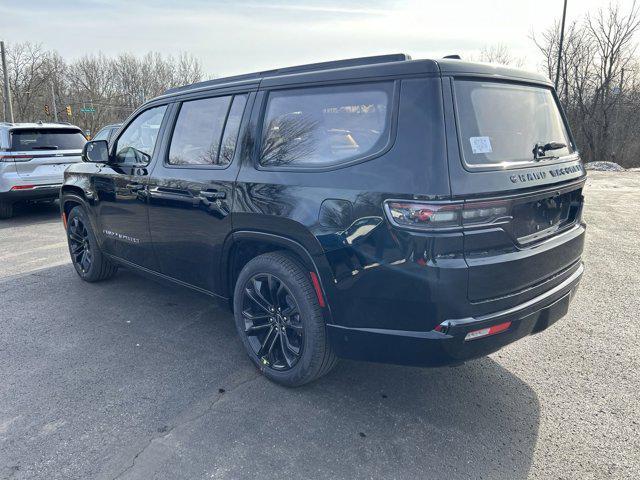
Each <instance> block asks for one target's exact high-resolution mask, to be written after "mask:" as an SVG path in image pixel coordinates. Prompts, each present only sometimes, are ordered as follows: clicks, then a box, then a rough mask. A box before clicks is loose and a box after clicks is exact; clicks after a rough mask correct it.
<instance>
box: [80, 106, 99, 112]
mask: <svg viewBox="0 0 640 480" xmlns="http://www.w3.org/2000/svg"><path fill="white" fill-rule="evenodd" d="M80 111H81V112H82V113H96V109H95V108H93V107H82V108H81V109H80Z"/></svg>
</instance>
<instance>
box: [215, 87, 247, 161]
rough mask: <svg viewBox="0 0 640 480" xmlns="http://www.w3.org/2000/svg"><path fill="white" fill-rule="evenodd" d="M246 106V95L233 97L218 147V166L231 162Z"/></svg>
mask: <svg viewBox="0 0 640 480" xmlns="http://www.w3.org/2000/svg"><path fill="white" fill-rule="evenodd" d="M246 104H247V96H246V95H236V96H235V97H233V103H232V104H231V109H230V110H229V116H228V117H227V124H226V125H225V127H224V134H223V136H222V142H221V147H220V158H219V162H220V165H227V164H229V163H231V161H232V160H233V154H234V153H235V151H236V143H237V141H238V133H239V131H240V121H241V120H242V114H243V113H244V107H245V105H246Z"/></svg>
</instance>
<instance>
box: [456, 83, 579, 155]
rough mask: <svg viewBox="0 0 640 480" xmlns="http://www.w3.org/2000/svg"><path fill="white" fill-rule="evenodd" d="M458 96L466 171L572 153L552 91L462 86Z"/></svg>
mask: <svg viewBox="0 0 640 480" xmlns="http://www.w3.org/2000/svg"><path fill="white" fill-rule="evenodd" d="M455 95H456V104H457V110H458V121H459V127H460V135H461V141H462V150H463V154H464V160H465V162H466V163H467V164H468V165H472V166H483V167H489V166H495V167H505V166H510V165H512V164H518V163H526V162H532V161H535V160H541V159H545V158H553V157H561V156H563V155H568V154H570V153H572V152H573V150H572V149H571V145H570V141H569V136H568V134H567V130H566V128H565V125H564V122H563V120H562V116H561V115H560V111H559V110H558V106H557V104H556V101H555V98H554V96H553V94H552V92H551V89H549V88H545V87H532V86H528V85H518V84H509V83H499V82H483V81H476V80H458V81H456V83H455ZM551 143H553V145H549V144H551ZM545 145H547V147H548V148H549V149H548V150H545V149H544V148H543V149H542V150H541V149H540V147H544V146H545ZM562 145H564V146H562ZM536 147H538V148H536ZM534 150H535V151H536V153H534Z"/></svg>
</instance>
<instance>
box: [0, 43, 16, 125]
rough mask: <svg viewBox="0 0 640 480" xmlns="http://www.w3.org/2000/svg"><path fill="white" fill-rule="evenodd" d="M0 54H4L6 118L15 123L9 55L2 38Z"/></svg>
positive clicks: (3, 74)
mask: <svg viewBox="0 0 640 480" xmlns="http://www.w3.org/2000/svg"><path fill="white" fill-rule="evenodd" d="M0 55H1V56H2V78H3V80H4V119H5V121H7V122H11V123H13V106H12V105H11V92H10V91H9V71H8V69H7V55H6V53H5V51H4V42H3V41H1V40H0Z"/></svg>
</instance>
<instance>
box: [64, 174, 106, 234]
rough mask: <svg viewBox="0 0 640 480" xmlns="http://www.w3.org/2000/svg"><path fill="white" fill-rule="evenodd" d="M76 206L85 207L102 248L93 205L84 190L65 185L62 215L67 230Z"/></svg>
mask: <svg viewBox="0 0 640 480" xmlns="http://www.w3.org/2000/svg"><path fill="white" fill-rule="evenodd" d="M76 206H82V207H84V209H85V211H86V213H87V216H88V217H89V221H90V222H91V227H92V228H93V231H94V233H95V235H96V238H97V239H98V244H99V245H100V247H102V241H103V238H102V235H100V234H99V230H98V225H97V220H96V218H95V217H94V215H93V214H92V209H91V205H90V203H89V199H88V198H87V196H86V195H85V192H84V190H83V189H82V188H81V187H78V186H76V185H63V186H62V188H61V189H60V214H61V216H62V221H63V222H64V225H65V228H66V223H67V217H68V216H69V212H71V209H73V208H74V207H76Z"/></svg>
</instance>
